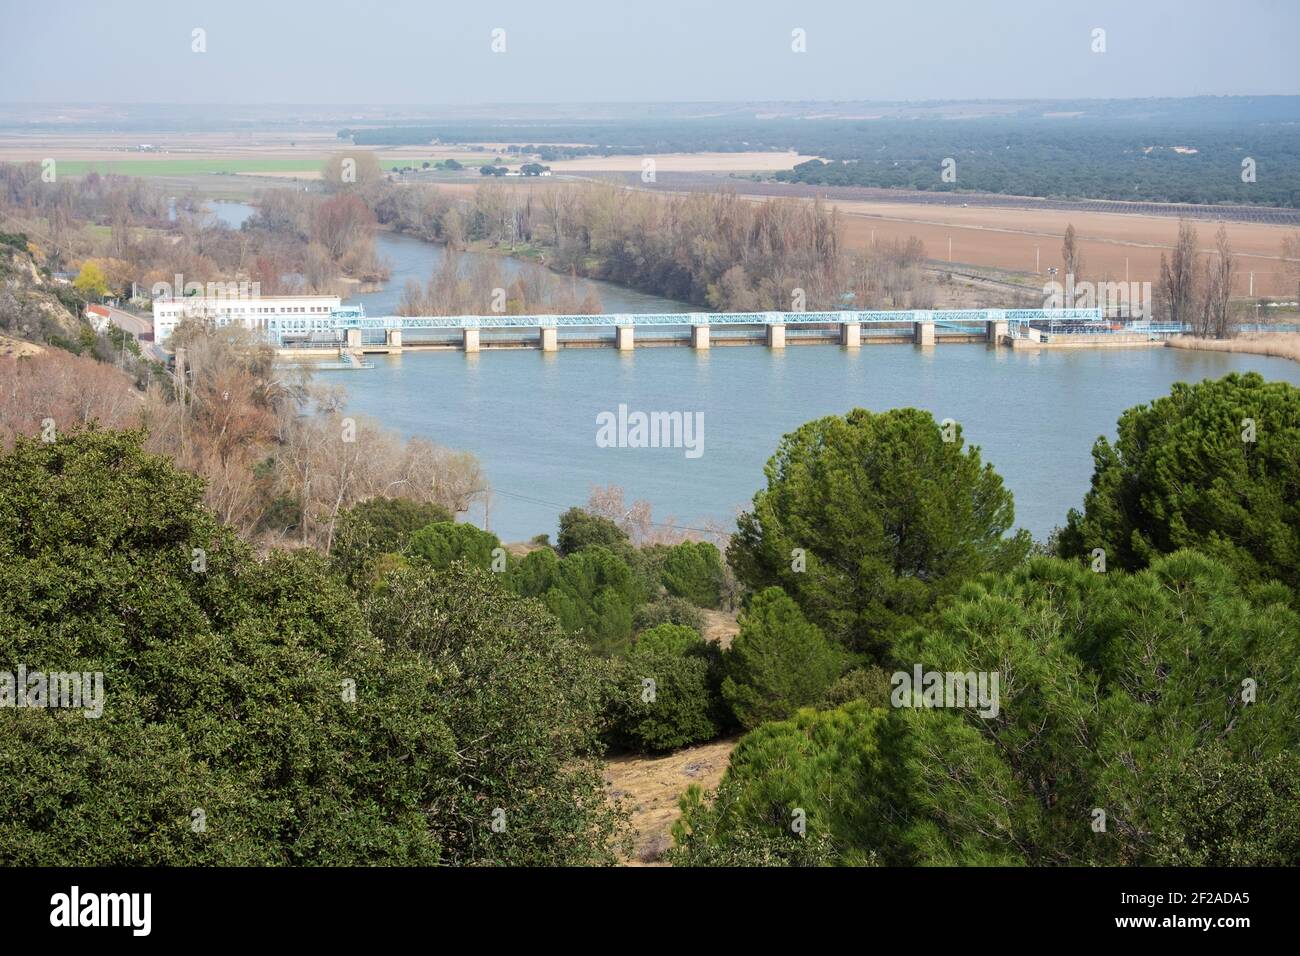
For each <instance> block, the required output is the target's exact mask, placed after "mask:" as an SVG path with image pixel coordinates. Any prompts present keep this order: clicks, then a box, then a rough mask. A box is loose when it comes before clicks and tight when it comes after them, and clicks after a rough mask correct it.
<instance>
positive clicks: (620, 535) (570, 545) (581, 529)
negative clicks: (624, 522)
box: [555, 508, 628, 555]
mask: <svg viewBox="0 0 1300 956" xmlns="http://www.w3.org/2000/svg"><path fill="white" fill-rule="evenodd" d="M627 543H628V540H627V532H626V531H624V530H623V529H622V528H620V527H619V526H618V525H616V524H615V523H614V522H612V521H610V520H609V519H608V518H605V517H602V516H600V515H594V514H592V513H591V512H590V511H587V510H585V509H583V508H570V509H569V510H568V511H566V512H565V513H564V514H562V515H560V533H559V535H558V536H557V537H556V539H555V545H556V549H557V550H558V551H559V552H560V554H561V555H570V554H573V553H574V552H576V551H581V550H582V549H583V548H593V547H601V548H608V549H609V550H611V551H617V550H620V549H622V548H623V547H625V546H627Z"/></svg>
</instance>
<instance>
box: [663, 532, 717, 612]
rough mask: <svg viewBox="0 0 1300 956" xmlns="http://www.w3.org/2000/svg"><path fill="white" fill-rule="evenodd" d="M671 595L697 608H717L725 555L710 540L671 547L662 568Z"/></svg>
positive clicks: (664, 558)
mask: <svg viewBox="0 0 1300 956" xmlns="http://www.w3.org/2000/svg"><path fill="white" fill-rule="evenodd" d="M659 574H660V580H661V581H662V582H663V585H664V588H665V589H666V590H667V591H668V593H669V594H671V595H673V596H675V597H680V598H684V599H686V600H687V601H690V602H691V603H692V604H694V605H696V606H697V607H709V608H712V607H717V606H718V602H719V600H720V599H721V595H722V582H723V571H722V555H720V554H719V553H718V549H717V548H716V547H715V546H713V545H712V544H709V543H708V542H707V541H684V542H682V543H681V544H678V545H675V546H673V547H671V548H668V549H667V551H666V553H665V554H664V556H663V559H662V562H661V564H660V567H659Z"/></svg>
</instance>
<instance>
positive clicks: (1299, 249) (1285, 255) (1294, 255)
mask: <svg viewBox="0 0 1300 956" xmlns="http://www.w3.org/2000/svg"><path fill="white" fill-rule="evenodd" d="M1282 259H1283V262H1282V266H1283V268H1284V269H1286V271H1287V273H1288V274H1290V275H1291V276H1293V277H1294V278H1295V280H1296V291H1295V294H1296V301H1297V302H1300V232H1293V233H1292V234H1291V235H1289V236H1284V237H1283V238H1282Z"/></svg>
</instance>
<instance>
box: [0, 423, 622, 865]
mask: <svg viewBox="0 0 1300 956" xmlns="http://www.w3.org/2000/svg"><path fill="white" fill-rule="evenodd" d="M202 494H203V488H202V483H201V482H200V481H199V480H198V479H197V478H194V477H193V476H190V475H187V474H184V473H182V472H180V471H178V470H177V468H176V467H175V466H174V465H173V464H172V463H171V462H170V461H169V460H167V459H165V458H162V457H158V456H152V455H147V454H145V453H143V452H142V450H141V436H139V435H138V434H133V433H122V432H96V431H89V432H81V433H75V432H74V433H70V434H63V435H61V436H60V438H59V440H58V441H56V442H54V443H48V444H47V443H44V442H38V441H32V440H28V439H19V440H18V442H17V444H16V446H15V448H14V450H13V451H12V452H11V453H9V454H7V455H4V456H3V457H0V660H3V661H5V662H12V664H14V665H17V664H22V663H26V664H27V666H28V667H29V668H30V669H32V670H35V669H37V668H43V669H48V670H56V669H57V670H59V671H66V672H72V671H80V672H86V673H93V672H102V674H103V689H104V697H103V711H102V716H100V717H99V718H98V719H88V718H87V717H85V716H83V714H82V713H81V712H78V711H75V710H71V709H48V710H47V709H27V708H24V709H5V710H4V711H3V712H2V713H3V716H4V719H3V720H0V862H3V863H4V864H5V865H32V864H44V865H65V866H70V865H77V866H98V865H176V864H228V865H267V864H357V863H362V864H378V863H403V864H420V865H427V864H434V863H442V864H457V863H493V862H499V863H512V864H526V863H528V864H547V863H550V864H583V863H598V862H610V861H612V859H613V854H612V836H613V833H614V828H615V826H616V824H617V814H616V813H615V812H614V811H613V810H612V809H611V808H610V806H609V805H608V804H607V803H606V801H605V799H604V794H603V788H602V784H601V778H600V773H599V769H598V765H597V764H596V763H595V761H594V759H593V754H594V753H595V748H596V744H597V742H596V739H595V736H594V735H595V733H596V726H597V723H598V721H597V715H598V707H599V683H598V680H597V677H596V675H595V674H594V672H592V671H591V670H590V669H589V668H590V667H591V664H592V663H593V662H592V661H591V660H590V659H589V657H588V656H587V655H586V654H585V652H584V651H583V650H582V648H581V647H580V646H579V645H577V644H576V643H574V642H572V641H571V640H569V639H568V638H566V637H565V636H564V635H563V634H562V633H561V632H560V631H559V630H558V629H557V628H556V627H555V626H554V624H553V622H552V621H551V620H550V619H549V617H547V616H546V615H545V614H543V613H541V612H540V611H539V609H537V608H536V606H535V605H532V604H531V603H530V602H524V601H520V600H519V599H518V598H515V597H513V596H511V595H509V594H507V593H505V592H504V591H502V590H501V588H500V587H499V585H498V583H497V582H496V580H495V579H494V578H493V577H492V576H491V575H488V574H487V573H485V572H475V571H470V570H468V569H464V568H462V567H453V568H451V569H449V570H446V571H440V572H433V571H430V570H427V569H426V570H410V571H404V572H399V573H398V574H397V575H394V576H393V577H392V578H390V580H389V589H388V591H387V596H379V597H377V598H373V599H372V602H373V603H372V604H371V607H370V619H369V620H367V616H366V615H365V614H363V612H362V610H361V608H360V607H359V606H358V604H357V602H356V600H355V598H354V597H353V596H352V595H351V594H350V593H349V592H348V591H347V590H346V589H345V588H344V587H343V585H342V584H341V583H340V581H339V580H338V579H337V578H336V577H334V576H333V575H332V574H331V573H330V572H329V569H328V568H327V567H326V565H325V564H324V562H323V561H322V560H321V559H319V558H317V557H314V556H312V555H310V554H308V553H295V554H291V555H290V554H282V553H276V554H273V555H272V556H271V557H269V558H268V559H266V560H264V561H261V562H259V561H256V560H255V559H254V558H253V556H252V555H251V553H250V552H249V550H248V548H247V547H246V546H244V545H243V544H241V543H240V542H239V541H238V540H237V539H236V538H235V536H234V535H233V534H232V533H231V532H230V531H229V530H228V529H227V528H225V527H223V526H221V525H219V524H218V523H217V522H216V521H215V520H214V519H213V518H212V516H211V515H210V514H209V513H208V512H207V511H206V510H204V508H203V507H202V505H201V501H202ZM142 502H143V503H145V504H143V505H142ZM520 648H527V653H520ZM497 808H500V809H502V810H503V811H504V816H503V817H502V818H501V819H502V820H503V822H504V829H503V830H500V831H499V832H498V831H497V830H496V829H494V827H493V825H492V824H493V822H494V820H495V819H496V817H495V816H494V811H495V810H496V809H497Z"/></svg>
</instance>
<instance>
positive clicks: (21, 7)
mask: <svg viewBox="0 0 1300 956" xmlns="http://www.w3.org/2000/svg"><path fill="white" fill-rule="evenodd" d="M195 28H202V29H203V30H205V31H206V42H207V51H206V52H204V53H195V52H192V50H191V47H192V42H193V41H192V39H191V37H192V31H193V30H194V29H195ZM495 28H501V29H504V31H505V46H506V52H505V53H493V52H492V50H491V43H492V31H493V30H494V29H495ZM796 28H800V29H802V30H804V31H806V37H807V52H805V53H794V52H792V50H791V43H792V39H791V31H792V30H794V29H796ZM1094 28H1102V29H1104V30H1105V31H1106V37H1105V40H1106V52H1104V53H1094V52H1092V50H1091V46H1092V43H1093V38H1092V31H1093V30H1094ZM1298 36H1300V2H1298V0H1235V2H1229V0H1127V2H1110V0H1105V2H1086V0H1077V2H1060V0H998V2H980V0H953V2H949V0H888V2H879V0H841V2H833V3H832V2H817V0H780V2H777V0H732V2H727V3H719V2H714V3H710V2H708V0H681V2H679V0H569V2H565V0H551V2H548V0H530V2H525V3H517V2H513V0H491V2H488V0H457V2H455V3H445V2H440V0H391V2H384V0H371V2H355V3H343V2H331V0H256V2H253V0H204V2H193V0H132V2H123V0H116V2H110V0H0V49H2V50H3V55H0V98H2V99H3V100H4V101H6V102H122V103H171V102H176V103H348V104H354V103H425V104H438V103H448V104H474V103H538V102H593V101H604V102H628V101H641V102H644V101H700V100H813V99H816V100H851V99H874V100H920V99H972V98H1040V97H1051V98H1055V97H1067V98H1072V97H1130V96H1189V95H1196V94H1232V93H1236V94H1249V93H1300V62H1298V61H1297V59H1296V55H1295V52H1294V47H1295V42H1296V38H1297V37H1298Z"/></svg>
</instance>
